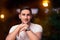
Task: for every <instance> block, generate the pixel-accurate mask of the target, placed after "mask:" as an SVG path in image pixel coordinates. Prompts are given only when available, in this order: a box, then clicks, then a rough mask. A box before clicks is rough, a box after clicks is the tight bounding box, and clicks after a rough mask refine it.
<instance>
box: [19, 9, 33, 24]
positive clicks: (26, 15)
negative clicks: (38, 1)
mask: <svg viewBox="0 0 60 40" xmlns="http://www.w3.org/2000/svg"><path fill="white" fill-rule="evenodd" d="M31 16H32V15H31V13H30V11H29V10H27V9H24V10H22V11H21V13H20V14H19V18H20V19H21V21H22V23H29V22H30V20H31V18H32V17H31Z"/></svg>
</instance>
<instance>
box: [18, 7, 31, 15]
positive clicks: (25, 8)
mask: <svg viewBox="0 0 60 40" xmlns="http://www.w3.org/2000/svg"><path fill="white" fill-rule="evenodd" d="M22 10H29V11H30V13H31V14H32V11H31V8H29V7H23V8H21V9H20V13H21V11H22ZM20 13H19V14H20Z"/></svg>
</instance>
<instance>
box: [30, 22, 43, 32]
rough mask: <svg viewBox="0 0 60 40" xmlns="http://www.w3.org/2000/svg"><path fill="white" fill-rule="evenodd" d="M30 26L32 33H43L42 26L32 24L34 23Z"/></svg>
mask: <svg viewBox="0 0 60 40" xmlns="http://www.w3.org/2000/svg"><path fill="white" fill-rule="evenodd" d="M31 26H32V27H31V30H32V31H34V32H42V31H43V28H42V26H41V25H39V24H34V23H32V25H31Z"/></svg>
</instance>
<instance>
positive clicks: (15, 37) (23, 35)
mask: <svg viewBox="0 0 60 40" xmlns="http://www.w3.org/2000/svg"><path fill="white" fill-rule="evenodd" d="M19 19H21V24H18V25H15V26H12V28H11V29H10V31H9V34H8V36H7V37H6V40H41V35H42V27H41V26H40V25H38V24H34V23H31V22H30V21H31V19H32V12H31V9H30V8H22V9H21V10H20V13H19Z"/></svg>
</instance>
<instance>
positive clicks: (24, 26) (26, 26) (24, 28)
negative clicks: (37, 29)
mask: <svg viewBox="0 0 60 40" xmlns="http://www.w3.org/2000/svg"><path fill="white" fill-rule="evenodd" d="M22 25H23V27H22V28H21V30H20V31H25V30H26V29H27V28H28V27H29V25H28V24H22Z"/></svg>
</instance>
